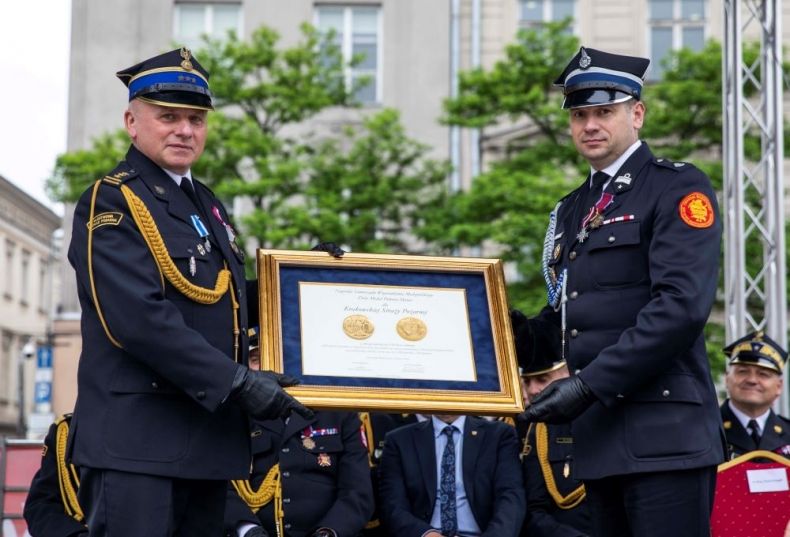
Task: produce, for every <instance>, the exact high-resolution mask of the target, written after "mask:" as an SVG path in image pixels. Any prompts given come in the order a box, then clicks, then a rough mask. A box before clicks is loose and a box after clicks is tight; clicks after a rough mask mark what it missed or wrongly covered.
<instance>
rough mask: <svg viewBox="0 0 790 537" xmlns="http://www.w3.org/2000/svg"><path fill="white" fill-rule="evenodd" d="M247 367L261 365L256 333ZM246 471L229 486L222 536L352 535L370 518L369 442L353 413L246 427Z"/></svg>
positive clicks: (254, 331)
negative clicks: (249, 447)
mask: <svg viewBox="0 0 790 537" xmlns="http://www.w3.org/2000/svg"><path fill="white" fill-rule="evenodd" d="M249 335H250V355H249V364H250V368H251V369H257V368H258V367H259V365H260V355H259V352H260V351H259V347H258V331H257V329H255V328H253V329H251V330H250V332H249ZM251 430H252V433H251V437H252V455H253V459H252V471H251V474H250V476H249V478H248V479H242V480H234V481H232V482H231V484H230V486H229V487H228V495H227V504H226V509H225V535H226V537H266V536H271V537H275V536H276V535H277V536H281V537H307V536H312V537H344V536H349V537H352V536H355V535H358V534H359V533H360V532H361V531H362V528H364V527H365V524H366V522H368V520H370V516H371V513H372V512H373V490H372V487H371V483H370V472H369V463H368V451H367V445H368V440H367V438H366V431H365V428H364V427H363V425H362V423H361V422H360V419H359V417H358V415H357V414H356V413H354V412H316V414H315V416H314V417H313V418H312V419H305V418H303V417H301V416H297V415H295V414H294V415H292V416H291V417H290V418H289V419H288V420H287V421H284V420H281V419H276V420H266V421H255V420H254V421H253V422H252V427H251Z"/></svg>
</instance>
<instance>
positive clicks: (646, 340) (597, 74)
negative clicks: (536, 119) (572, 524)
mask: <svg viewBox="0 0 790 537" xmlns="http://www.w3.org/2000/svg"><path fill="white" fill-rule="evenodd" d="M648 65H649V60H648V59H645V58H636V57H631V56H623V55H619V54H611V53H607V52H603V51H600V50H595V49H592V48H586V47H582V48H581V49H580V50H579V52H578V53H577V54H576V55H575V56H574V58H573V59H572V60H571V61H570V63H569V64H568V66H567V67H566V68H565V70H564V71H563V72H562V74H561V75H560V76H559V77H558V79H557V80H556V84H557V85H558V86H560V87H562V89H563V93H564V95H565V100H564V102H563V107H564V108H566V109H568V112H569V120H570V132H571V137H572V139H573V142H574V145H575V146H576V149H577V150H578V152H579V153H580V154H581V155H582V156H583V157H584V158H585V160H587V162H588V163H589V165H590V172H589V174H588V176H587V177H586V178H585V179H584V181H583V182H582V183H581V185H579V187H578V188H576V189H575V190H574V191H573V192H571V193H570V194H568V195H567V196H565V197H564V198H563V199H562V200H560V201H559V203H558V204H557V206H556V207H555V209H554V211H552V213H551V215H550V217H549V228H548V230H547V232H546V241H545V248H544V252H543V273H544V278H545V280H546V285H547V289H548V304H547V305H546V307H545V308H544V309H543V310H542V311H541V313H540V314H539V315H538V318H539V319H541V320H544V321H548V322H551V323H553V324H554V326H556V327H558V328H559V329H560V330H561V331H562V346H561V348H562V357H563V358H564V359H565V360H566V361H567V363H568V367H569V370H570V371H571V375H570V376H569V377H568V378H566V379H560V380H557V381H555V382H553V383H552V384H550V385H549V386H548V387H547V388H546V389H545V390H543V392H542V393H541V394H540V395H539V396H537V397H536V398H534V400H532V401H531V404H530V406H529V407H528V408H527V410H526V412H525V416H526V418H527V419H528V420H529V421H534V422H548V423H568V422H572V424H573V441H574V462H575V466H574V469H573V475H574V477H575V478H577V479H581V480H583V481H584V484H585V488H586V491H587V503H588V507H589V509H590V513H591V518H592V528H593V531H592V533H593V535H597V536H606V537H611V536H620V535H639V536H640V537H653V536H672V537H684V536H688V537H692V536H693V537H698V536H700V535H708V533H709V532H710V529H709V524H710V523H709V519H710V511H711V508H712V503H713V493H714V490H715V479H716V466H717V465H718V464H719V463H720V462H722V461H723V460H724V447H723V446H724V441H723V440H724V439H723V434H722V427H721V416H720V414H719V412H718V401H717V399H716V391H715V389H714V386H713V382H712V381H711V375H710V368H709V365H708V359H707V355H706V352H705V341H704V335H703V328H704V326H705V323H706V321H707V319H708V315H709V313H710V310H711V307H712V305H713V300H714V298H715V293H716V283H717V280H718V271H719V265H718V263H719V244H720V241H721V221H720V218H719V211H718V207H717V205H716V196H715V193H714V191H713V187H712V186H711V183H710V180H709V179H708V178H707V177H706V176H705V174H704V173H703V172H701V171H700V170H699V169H697V168H696V167H694V166H692V165H691V164H688V163H685V162H672V161H670V160H667V159H665V158H659V157H656V156H654V155H653V153H652V152H651V151H650V148H649V147H648V146H647V144H646V143H645V142H643V141H642V140H640V138H639V132H640V129H641V127H642V125H643V123H644V121H645V116H646V107H645V104H644V103H643V102H642V86H643V80H644V76H645V72H646V70H647V67H648Z"/></svg>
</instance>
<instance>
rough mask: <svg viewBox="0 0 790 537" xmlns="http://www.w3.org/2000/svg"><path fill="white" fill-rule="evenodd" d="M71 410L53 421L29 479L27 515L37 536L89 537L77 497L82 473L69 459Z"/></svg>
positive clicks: (26, 504) (32, 533) (29, 528)
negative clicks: (37, 466) (68, 444)
mask: <svg viewBox="0 0 790 537" xmlns="http://www.w3.org/2000/svg"><path fill="white" fill-rule="evenodd" d="M70 423H71V414H64V415H63V416H61V417H59V418H58V419H57V420H55V422H54V423H53V424H52V425H50V427H49V431H47V436H46V437H45V438H44V447H43V448H42V450H41V468H39V469H38V471H37V472H36V474H35V475H34V476H33V480H32V481H31V483H30V490H29V491H28V493H27V498H26V499H25V509H24V513H23V514H24V517H25V522H27V528H28V532H29V533H30V535H34V536H35V537H77V536H80V537H87V535H88V528H87V527H86V526H85V516H84V515H83V512H82V508H81V507H80V504H79V502H78V501H77V490H78V488H79V473H78V470H77V468H75V467H74V466H72V465H71V464H68V463H67V462H66V442H67V440H68V435H69V424H70Z"/></svg>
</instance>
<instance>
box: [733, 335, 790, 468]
mask: <svg viewBox="0 0 790 537" xmlns="http://www.w3.org/2000/svg"><path fill="white" fill-rule="evenodd" d="M724 352H726V353H727V354H728V355H729V356H730V360H729V363H728V366H727V374H726V375H725V377H724V381H725V384H726V385H727V393H728V394H729V399H727V400H726V401H725V402H724V404H722V405H721V417H722V420H723V421H724V434H725V435H726V436H727V448H728V452H729V457H730V458H731V459H734V458H735V457H738V456H740V455H743V454H745V453H748V452H749V451H754V450H756V449H761V450H766V451H773V452H774V453H779V454H780V455H784V456H785V457H788V458H790V420H787V419H786V418H784V417H782V416H779V415H777V414H775V413H774V411H773V410H772V409H771V406H772V405H773V404H774V402H775V401H776V399H777V397H779V395H780V394H781V393H782V386H783V384H784V379H783V376H782V375H783V372H784V366H785V362H787V351H786V350H784V349H782V348H781V347H780V346H779V344H778V343H776V342H775V341H774V340H773V339H771V338H770V337H768V336H766V335H765V334H764V333H763V332H752V333H750V334H748V335H746V336H744V337H742V338H740V339H739V340H737V341H735V342H733V343H731V344H730V345H728V346H727V347H726V348H725V349H724Z"/></svg>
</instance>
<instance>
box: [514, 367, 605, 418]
mask: <svg viewBox="0 0 790 537" xmlns="http://www.w3.org/2000/svg"><path fill="white" fill-rule="evenodd" d="M595 400H596V397H595V394H593V392H592V390H590V387H589V386H587V385H586V384H585V383H584V381H583V380H582V379H581V378H579V377H578V376H576V375H574V376H572V377H568V378H564V379H559V380H555V381H554V382H552V383H551V384H549V385H548V386H546V389H545V390H543V391H542V392H540V393H539V394H538V396H537V397H536V398H535V399H534V400H533V401H532V402H531V403H530V404H529V406H528V407H527V410H526V412H524V416H525V418H526V420H527V422H530V421H533V422H545V423H568V422H569V421H573V420H574V419H576V418H577V417H578V416H579V415H581V413H582V412H584V411H585V410H587V409H588V408H589V407H590V405H592V404H593V403H594V402H595Z"/></svg>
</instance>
